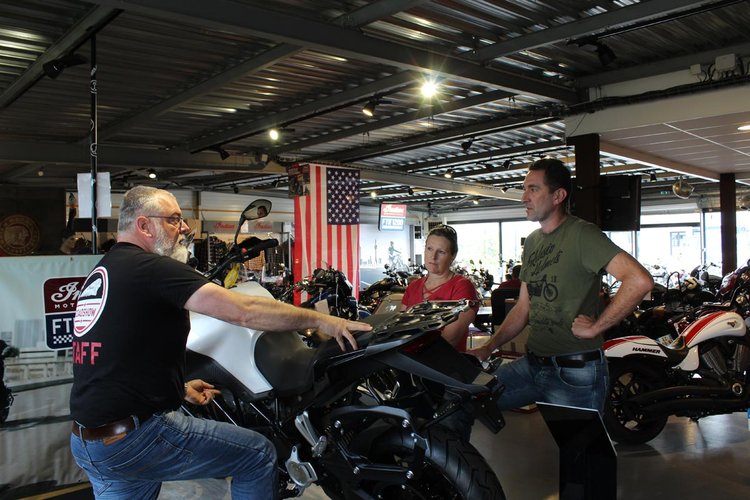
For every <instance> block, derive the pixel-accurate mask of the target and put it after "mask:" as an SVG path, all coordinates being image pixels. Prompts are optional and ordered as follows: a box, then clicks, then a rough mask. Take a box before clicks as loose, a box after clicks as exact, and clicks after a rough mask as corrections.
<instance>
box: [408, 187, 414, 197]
mask: <svg viewBox="0 0 750 500" xmlns="http://www.w3.org/2000/svg"><path fill="white" fill-rule="evenodd" d="M406 192H407V193H409V196H414V190H413V189H412V188H409V189H407V190H406Z"/></svg>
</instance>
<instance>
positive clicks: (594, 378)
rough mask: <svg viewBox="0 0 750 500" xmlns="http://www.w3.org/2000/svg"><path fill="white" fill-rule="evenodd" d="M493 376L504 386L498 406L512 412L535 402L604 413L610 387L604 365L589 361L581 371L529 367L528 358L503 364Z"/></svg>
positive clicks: (602, 362) (532, 365)
mask: <svg viewBox="0 0 750 500" xmlns="http://www.w3.org/2000/svg"><path fill="white" fill-rule="evenodd" d="M495 376H496V377H497V378H498V380H499V381H500V382H501V383H502V384H504V385H505V390H504V391H503V392H502V393H501V394H500V398H499V399H498V401H497V406H498V408H500V409H501V410H511V409H514V408H519V407H521V406H524V405H528V404H531V403H535V402H537V401H540V402H544V403H553V404H559V405H566V406H575V407H578V408H593V409H596V410H599V413H603V412H604V403H605V401H606V397H607V388H608V387H609V371H608V370H607V361H606V359H605V358H604V356H602V357H601V358H600V359H597V360H593V361H588V362H586V364H585V365H584V366H583V367H581V368H563V367H559V366H539V365H535V364H530V363H529V359H528V357H527V356H523V357H521V358H518V359H516V360H513V361H512V362H510V363H504V364H502V365H500V366H499V367H498V369H497V370H495Z"/></svg>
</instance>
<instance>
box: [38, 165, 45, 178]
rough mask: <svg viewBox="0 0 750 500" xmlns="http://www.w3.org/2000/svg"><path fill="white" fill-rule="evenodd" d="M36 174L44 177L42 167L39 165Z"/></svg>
mask: <svg viewBox="0 0 750 500" xmlns="http://www.w3.org/2000/svg"><path fill="white" fill-rule="evenodd" d="M36 175H38V176H39V177H44V167H39V170H37V171H36Z"/></svg>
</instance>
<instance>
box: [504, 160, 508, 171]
mask: <svg viewBox="0 0 750 500" xmlns="http://www.w3.org/2000/svg"><path fill="white" fill-rule="evenodd" d="M503 168H504V169H505V170H508V169H509V168H510V160H505V161H504V162H503Z"/></svg>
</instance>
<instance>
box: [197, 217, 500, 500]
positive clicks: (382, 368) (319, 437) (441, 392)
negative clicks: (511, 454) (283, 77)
mask: <svg viewBox="0 0 750 500" xmlns="http://www.w3.org/2000/svg"><path fill="white" fill-rule="evenodd" d="M251 205H252V204H251ZM243 218H247V215H246V214H245V212H243V215H242V217H241V218H240V221H241V222H244V221H243ZM235 240H236V236H235ZM272 244H273V242H265V241H257V242H254V243H246V242H243V243H241V244H238V245H235V246H236V247H237V248H238V250H237V251H231V250H230V251H229V252H228V254H227V257H226V258H225V260H227V261H235V262H236V261H241V260H243V259H249V258H252V257H253V256H254V255H257V253H258V252H259V250H258V248H260V247H264V246H267V245H272ZM231 265H232V264H225V263H224V262H222V263H220V264H219V266H218V267H223V268H229V267H231ZM211 274H212V275H216V276H220V275H221V272H218V274H217V273H215V272H212V273H211ZM233 290H234V291H235V292H236V293H243V294H249V295H261V296H270V294H269V293H268V291H267V290H265V289H264V288H263V287H262V286H261V285H260V284H258V283H256V282H252V281H248V282H244V283H240V284H239V285H238V286H236V287H235V288H234V289H233ZM470 307H471V304H470V303H469V302H467V301H459V302H451V303H440V304H430V303H423V304H419V305H417V306H414V307H412V308H411V309H410V310H408V311H405V312H401V313H395V314H379V315H373V316H370V317H368V318H366V319H365V321H366V322H368V323H369V324H371V325H372V326H373V329H372V331H370V332H362V333H358V334H356V339H357V343H358V345H359V346H360V348H359V349H357V350H355V351H348V352H342V351H341V350H340V348H339V347H338V344H337V343H336V342H335V341H334V340H332V339H327V340H326V339H320V338H318V336H317V335H316V334H315V333H314V332H293V331H290V332H269V333H266V332H262V331H256V330H251V329H248V328H243V327H239V326H235V325H231V324H228V323H225V322H222V321H220V320H217V319H215V318H211V317H208V316H203V315H200V314H191V323H192V327H191V332H190V335H189V336H188V340H187V354H186V361H187V368H186V373H187V375H188V378H201V379H203V380H205V381H207V382H209V383H211V384H214V385H215V386H216V387H217V388H218V389H220V390H221V394H220V395H218V396H217V397H216V398H215V399H214V400H213V401H212V403H211V404H210V405H206V406H192V405H190V404H188V403H185V405H184V406H183V409H184V411H186V412H187V413H189V414H191V415H194V416H196V417H200V418H210V419H215V420H220V421H226V422H230V423H232V424H234V425H238V426H242V427H247V428H251V429H253V430H255V431H257V432H259V433H261V434H263V435H265V436H266V437H267V438H268V439H269V440H271V442H272V443H273V444H274V445H275V447H276V450H277V455H278V457H279V463H278V468H279V475H280V484H279V496H280V497H284V498H288V497H295V496H301V495H302V493H303V492H304V490H305V489H306V488H307V487H308V486H310V485H311V484H317V485H319V486H320V487H321V488H322V489H323V490H324V491H325V493H326V494H327V495H328V496H329V497H331V498H333V499H355V498H356V499H364V498H389V499H391V498H425V497H427V498H465V499H503V498H505V496H504V494H503V490H502V487H501V486H500V482H499V481H498V479H497V477H496V476H495V474H494V472H493V471H492V469H491V468H490V467H489V465H488V464H487V462H486V461H485V460H484V458H483V457H482V456H481V455H480V454H479V453H478V452H477V450H476V449H475V448H474V447H473V446H472V445H471V444H469V443H468V442H463V441H461V440H460V439H459V438H458V437H456V436H455V435H454V434H452V433H450V432H449V431H448V430H446V429H444V428H443V427H442V426H441V425H440V423H441V421H442V420H443V419H444V418H446V417H447V416H448V415H451V414H452V413H453V412H455V411H458V410H459V409H463V410H465V411H468V412H469V413H471V414H472V415H474V416H475V417H476V418H477V419H478V420H479V421H480V422H483V423H484V424H485V425H486V426H488V428H489V429H490V430H491V431H493V432H498V431H499V430H500V429H501V428H502V427H503V425H504V420H503V418H502V415H501V414H500V412H499V411H498V410H497V407H496V403H495V400H496V398H497V396H498V394H499V392H500V391H501V389H502V386H501V384H500V383H499V382H498V381H497V379H496V378H495V377H493V376H491V375H489V374H488V373H486V372H484V371H482V370H481V367H479V366H478V365H477V364H476V363H472V362H471V361H470V360H469V358H468V357H466V356H464V355H461V354H459V353H458V352H456V351H455V350H454V349H453V348H452V347H451V346H450V345H449V344H448V343H447V342H445V341H444V340H443V339H442V337H441V336H440V333H439V330H440V329H442V328H443V327H444V326H445V325H447V324H449V323H450V322H452V321H455V320H456V318H457V317H458V315H459V314H460V313H461V312H462V311H465V310H467V309H468V308H470ZM303 339H305V340H303ZM394 375H395V376H394Z"/></svg>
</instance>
